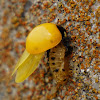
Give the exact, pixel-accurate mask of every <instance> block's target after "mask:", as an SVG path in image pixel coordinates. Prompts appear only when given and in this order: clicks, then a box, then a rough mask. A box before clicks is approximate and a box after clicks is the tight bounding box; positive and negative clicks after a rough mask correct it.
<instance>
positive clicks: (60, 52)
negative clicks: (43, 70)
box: [49, 43, 67, 83]
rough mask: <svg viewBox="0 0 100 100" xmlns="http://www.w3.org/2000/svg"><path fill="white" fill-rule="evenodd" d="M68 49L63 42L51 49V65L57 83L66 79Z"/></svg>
mask: <svg viewBox="0 0 100 100" xmlns="http://www.w3.org/2000/svg"><path fill="white" fill-rule="evenodd" d="M65 52H66V49H65V47H64V45H63V44H62V43H60V44H58V45H57V46H56V47H54V48H52V49H51V50H50V56H49V65H50V68H51V71H52V73H53V76H54V78H55V80H56V82H57V83H59V82H62V81H65V78H66V73H67V72H66V69H65V68H64V64H65V63H64V58H65Z"/></svg>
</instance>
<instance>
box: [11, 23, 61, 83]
mask: <svg viewBox="0 0 100 100" xmlns="http://www.w3.org/2000/svg"><path fill="white" fill-rule="evenodd" d="M61 39H62V35H61V33H60V31H59V30H58V28H57V26H56V25H55V24H52V23H44V24H41V25H38V26H37V27H35V28H34V29H33V30H32V31H31V32H30V33H29V35H28V37H27V39H26V50H25V51H24V53H23V55H22V56H21V58H20V59H19V61H18V63H17V64H16V66H15V69H14V71H13V73H12V75H13V74H14V73H15V72H16V71H17V74H16V79H15V81H16V82H17V83H20V82H22V81H24V80H25V79H26V78H27V77H29V76H30V75H31V74H32V73H33V72H34V71H35V69H36V68H37V67H38V65H39V62H40V60H41V58H42V57H43V55H44V51H47V50H48V49H50V48H53V47H55V46H56V45H57V44H59V42H60V41H61Z"/></svg>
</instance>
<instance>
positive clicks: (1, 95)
mask: <svg viewBox="0 0 100 100" xmlns="http://www.w3.org/2000/svg"><path fill="white" fill-rule="evenodd" d="M45 22H52V23H55V24H57V25H61V26H63V27H64V28H65V29H66V31H67V32H68V33H69V35H70V36H71V38H72V40H73V41H72V45H73V46H74V49H73V53H72V59H71V60H70V68H71V70H72V75H71V77H69V80H68V82H67V83H66V84H64V85H63V84H62V85H61V86H59V89H58V88H57V87H56V85H55V84H54V79H53V77H52V76H50V73H47V70H46V67H45V66H44V65H43V64H41V65H40V66H39V67H38V68H37V70H36V71H35V72H34V73H33V74H32V75H31V76H30V77H29V78H28V79H27V80H26V81H24V82H23V83H20V84H17V83H15V81H14V78H15V76H13V77H11V73H12V71H13V69H14V66H15V64H16V63H17V61H18V59H19V57H20V56H21V54H22V53H23V51H24V49H25V39H26V36H27V35H28V33H29V32H30V31H31V30H32V29H33V28H34V27H35V26H37V25H39V24H41V23H45ZM41 63H43V62H41ZM44 63H45V62H44ZM0 100H100V0H0Z"/></svg>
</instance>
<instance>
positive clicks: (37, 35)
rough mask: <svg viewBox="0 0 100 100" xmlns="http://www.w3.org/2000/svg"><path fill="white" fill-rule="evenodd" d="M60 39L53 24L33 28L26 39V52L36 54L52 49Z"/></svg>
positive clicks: (57, 30) (60, 36) (58, 32)
mask: <svg viewBox="0 0 100 100" xmlns="http://www.w3.org/2000/svg"><path fill="white" fill-rule="evenodd" d="M61 39H62V35H61V33H60V31H59V29H58V28H57V26H56V25H55V24H53V23H44V24H41V25H38V26H37V27H35V28H34V29H33V30H32V31H31V32H30V33H29V35H28V37H27V39H26V50H27V51H28V52H29V53H30V54H38V53H41V52H44V51H47V50H48V49H50V48H53V47H54V46H56V45H57V44H59V42H60V41H61Z"/></svg>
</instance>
